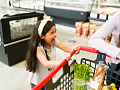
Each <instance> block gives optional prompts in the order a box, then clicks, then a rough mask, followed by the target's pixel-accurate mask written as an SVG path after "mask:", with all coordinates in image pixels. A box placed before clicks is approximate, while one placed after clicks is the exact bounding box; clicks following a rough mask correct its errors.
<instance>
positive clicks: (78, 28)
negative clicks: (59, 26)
mask: <svg viewBox="0 0 120 90" xmlns="http://www.w3.org/2000/svg"><path fill="white" fill-rule="evenodd" d="M82 24H83V22H76V23H75V27H76V33H75V35H76V36H80V35H81V33H82Z"/></svg>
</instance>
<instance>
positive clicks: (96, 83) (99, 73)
mask: <svg viewBox="0 0 120 90" xmlns="http://www.w3.org/2000/svg"><path fill="white" fill-rule="evenodd" d="M108 68H109V67H108V66H107V65H106V64H103V62H102V61H100V62H99V64H98V67H97V69H96V72H95V75H94V77H93V79H92V80H91V81H90V88H89V90H100V89H101V85H102V82H103V80H104V77H105V73H106V71H107V69H108Z"/></svg>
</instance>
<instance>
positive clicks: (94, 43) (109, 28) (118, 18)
mask: <svg viewBox="0 0 120 90" xmlns="http://www.w3.org/2000/svg"><path fill="white" fill-rule="evenodd" d="M113 30H115V34H114V36H113V38H112V40H111V42H110V44H108V43H106V42H105V41H104V40H105V39H106V38H107V37H108V36H109V35H110V34H111V33H112V32H113ZM89 45H90V46H91V47H93V48H96V49H97V50H99V51H101V52H103V53H106V54H108V55H110V56H112V57H113V58H107V62H108V66H109V67H110V68H111V69H113V70H116V71H119V69H120V61H119V60H116V57H117V58H119V59H120V11H117V12H116V13H115V14H114V15H113V16H112V17H111V19H109V20H108V21H107V22H106V23H105V24H104V25H103V26H102V27H101V28H100V29H99V30H97V31H96V32H95V33H94V34H93V35H92V37H91V39H90V41H89ZM107 74H110V72H107ZM119 75H120V73H119ZM107 79H109V80H110V78H109V77H107ZM112 82H114V80H113V81H112ZM117 84H118V85H119V86H120V82H117ZM117 88H118V87H117Z"/></svg>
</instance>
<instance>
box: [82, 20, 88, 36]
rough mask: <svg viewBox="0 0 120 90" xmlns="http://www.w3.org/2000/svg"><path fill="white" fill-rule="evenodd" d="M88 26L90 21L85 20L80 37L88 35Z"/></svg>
mask: <svg viewBox="0 0 120 90" xmlns="http://www.w3.org/2000/svg"><path fill="white" fill-rule="evenodd" d="M89 27H90V22H86V23H84V24H83V27H82V34H81V36H82V37H87V36H88V30H89Z"/></svg>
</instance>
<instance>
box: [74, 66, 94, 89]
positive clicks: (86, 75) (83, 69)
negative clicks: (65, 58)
mask: <svg viewBox="0 0 120 90" xmlns="http://www.w3.org/2000/svg"><path fill="white" fill-rule="evenodd" d="M73 70H74V75H75V79H78V80H81V82H86V81H90V78H93V76H92V75H91V74H92V73H93V72H92V69H91V68H90V67H89V65H85V64H75V65H74V66H73ZM78 80H75V82H74V83H75V84H74V85H75V86H74V90H85V84H84V85H82V86H81V85H80V84H81V82H78ZM76 83H79V85H77V84H76Z"/></svg>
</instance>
